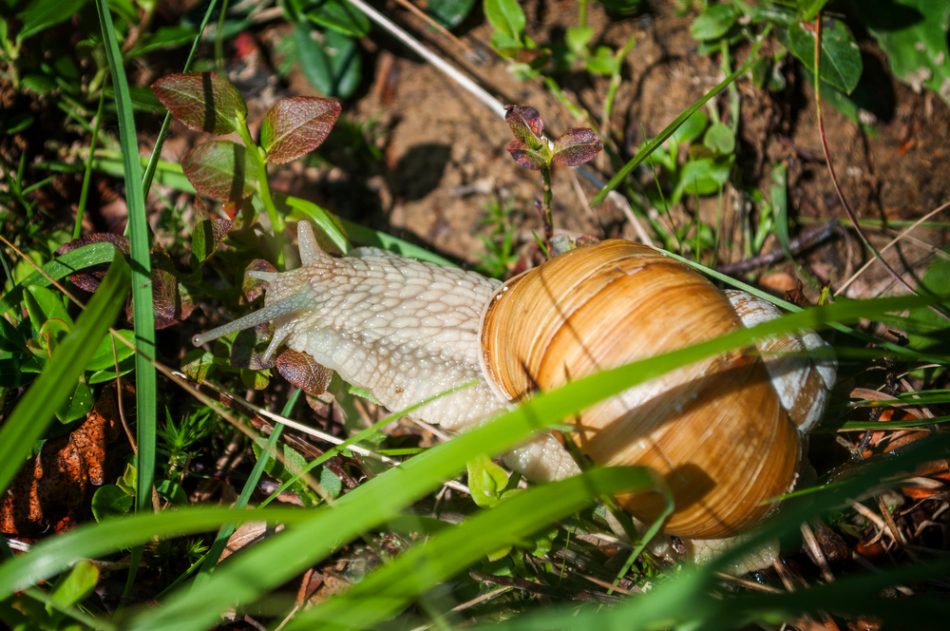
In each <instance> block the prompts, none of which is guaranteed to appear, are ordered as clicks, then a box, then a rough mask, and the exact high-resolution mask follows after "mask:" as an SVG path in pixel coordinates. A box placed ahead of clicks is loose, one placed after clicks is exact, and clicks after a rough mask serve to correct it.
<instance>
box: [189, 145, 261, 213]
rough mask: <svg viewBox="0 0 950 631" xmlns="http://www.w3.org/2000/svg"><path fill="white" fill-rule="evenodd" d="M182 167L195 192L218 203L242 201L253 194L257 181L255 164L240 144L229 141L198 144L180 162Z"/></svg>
mask: <svg viewBox="0 0 950 631" xmlns="http://www.w3.org/2000/svg"><path fill="white" fill-rule="evenodd" d="M252 150H253V151H256V150H257V149H256V148H254V149H252ZM181 168H182V170H183V171H184V172H185V176H186V177H187V178H188V181H189V182H191V185H192V186H194V187H195V190H197V191H198V192H199V193H201V194H202V195H207V196H208V197H211V198H214V199H217V200H221V201H235V202H236V201H241V200H242V199H244V198H245V197H247V196H248V195H250V194H251V193H253V192H254V188H255V185H256V182H257V174H256V171H257V167H256V165H255V164H254V161H253V160H252V159H251V157H250V156H249V155H248V153H247V151H246V150H245V148H244V147H243V146H242V145H239V144H237V143H234V142H231V141H230V140H212V141H210V142H206V143H202V144H200V145H198V146H197V147H195V148H194V149H192V150H191V151H189V152H188V153H187V154H186V155H185V157H184V158H183V159H182V161H181Z"/></svg>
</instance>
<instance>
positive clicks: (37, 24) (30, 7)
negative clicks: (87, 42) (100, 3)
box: [17, 0, 88, 41]
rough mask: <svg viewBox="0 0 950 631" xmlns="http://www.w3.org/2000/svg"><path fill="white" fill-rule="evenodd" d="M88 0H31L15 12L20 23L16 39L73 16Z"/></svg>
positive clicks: (26, 36)
mask: <svg viewBox="0 0 950 631" xmlns="http://www.w3.org/2000/svg"><path fill="white" fill-rule="evenodd" d="M86 2H88V0H61V1H58V2H50V1H49V0H31V1H30V2H29V3H28V4H27V5H26V7H25V8H24V9H23V10H22V11H21V12H20V13H19V14H17V19H18V20H19V21H20V24H21V25H22V26H21V27H20V32H19V33H17V40H19V41H22V40H24V39H26V38H28V37H32V36H33V35H36V34H37V33H39V32H41V31H45V30H46V29H48V28H49V27H51V26H55V25H56V24H59V23H60V22H63V21H65V20H68V19H69V18H71V17H73V15H75V14H76V13H78V12H79V10H80V9H82V8H83V6H85V4H86Z"/></svg>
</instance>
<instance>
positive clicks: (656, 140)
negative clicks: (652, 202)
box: [590, 28, 771, 206]
mask: <svg viewBox="0 0 950 631" xmlns="http://www.w3.org/2000/svg"><path fill="white" fill-rule="evenodd" d="M770 30H771V29H770V28H766V29H765V31H763V32H762V34H761V35H759V38H758V39H757V40H756V42H755V44H754V45H753V46H752V50H750V51H749V54H748V55H747V56H746V60H745V61H744V62H743V63H742V65H741V66H739V67H738V68H736V70H735V71H734V72H733V73H732V74H730V75H729V76H727V77H726V78H725V79H723V80H722V81H720V82H719V83H717V84H716V85H715V86H713V88H712V89H711V90H709V91H708V92H706V94H704V95H702V96H701V97H700V98H699V100H697V101H696V102H694V103H693V104H692V105H690V106H689V107H688V108H686V109H685V110H683V111H682V112H680V114H679V116H677V117H676V118H674V119H673V122H671V123H670V124H669V125H667V126H666V127H665V128H664V129H663V131H661V132H660V133H659V134H657V135H656V136H654V137H653V138H651V139H650V140H648V141H647V142H645V143H643V145H641V147H640V149H639V150H638V151H637V153H636V154H635V155H634V156H633V158H632V159H631V160H630V161H629V162H627V163H626V164H625V165H623V167H621V168H620V170H619V171H617V173H616V174H615V175H614V176H613V177H612V178H610V181H609V182H607V184H606V185H604V187H603V188H602V189H600V190H599V191H598V192H597V194H596V195H594V197H593V199H591V200H590V205H591V206H597V205H598V204H600V203H601V202H603V201H604V199H606V197H607V194H608V193H610V191H612V190H614V189H615V188H617V187H618V186H620V184H621V183H622V182H623V181H624V179H626V177H627V176H628V175H630V173H631V172H632V171H633V170H634V169H635V168H637V167H638V166H639V165H640V163H641V162H643V161H644V160H645V159H646V157H647V156H649V155H650V154H651V153H653V152H654V151H655V150H656V148H657V147H659V146H660V145H662V144H663V143H664V142H666V140H667V139H668V138H669V137H670V136H672V135H673V132H675V131H676V130H677V129H678V128H679V126H680V125H682V124H683V123H684V122H685V121H686V119H687V118H689V117H690V116H692V115H693V113H695V112H696V110H698V109H699V108H701V107H702V106H703V105H705V104H706V102H707V101H709V100H710V99H711V98H713V97H714V96H716V95H717V94H719V93H720V92H722V91H723V90H725V89H726V88H727V87H729V85H731V84H732V82H733V81H735V80H736V79H738V78H739V77H741V76H742V75H743V74H745V72H746V71H747V70H748V69H749V68H751V67H752V64H753V63H755V60H756V59H758V56H759V49H760V48H762V44H763V43H764V42H765V40H766V38H767V37H768V35H769V32H770Z"/></svg>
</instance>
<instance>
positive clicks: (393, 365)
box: [194, 223, 834, 538]
mask: <svg viewBox="0 0 950 631" xmlns="http://www.w3.org/2000/svg"><path fill="white" fill-rule="evenodd" d="M298 240H299V247H300V255H301V261H302V265H301V267H299V268H297V269H295V270H291V271H288V272H283V273H266V272H249V274H250V275H253V276H254V277H256V278H259V279H262V280H264V281H266V282H267V284H268V290H267V298H266V306H265V307H264V308H263V309H261V310H259V311H256V312H254V313H251V314H249V315H248V316H245V317H243V318H240V319H238V320H235V321H233V322H231V323H229V324H226V325H224V326H222V327H219V328H217V329H214V330H212V331H209V332H207V333H204V334H202V335H199V336H196V337H195V339H194V342H195V344H202V343H205V342H207V341H210V340H213V339H215V338H216V337H219V336H221V335H226V334H228V333H231V332H234V331H238V330H242V329H245V328H249V327H252V326H256V325H257V324H260V323H263V322H273V323H274V335H273V337H272V339H271V342H270V345H269V346H268V348H267V350H266V351H265V359H269V358H270V357H272V356H273V354H274V353H275V352H276V350H277V349H278V347H280V346H281V345H282V344H286V345H287V346H288V347H290V348H291V349H293V350H296V351H300V352H304V353H307V354H308V355H310V356H311V357H312V358H313V359H314V360H315V361H316V362H317V363H319V364H321V365H324V366H326V367H327V368H330V369H331V370H335V371H337V372H338V373H339V375H340V377H341V378H342V379H344V380H345V381H347V382H350V383H352V384H354V385H357V386H360V387H363V388H366V389H368V390H369V391H370V392H372V393H373V395H374V396H375V397H376V398H377V399H378V400H379V401H380V402H381V403H382V404H383V405H385V406H386V407H388V408H390V409H401V408H404V407H407V406H408V405H410V404H413V403H417V402H419V401H421V400H424V399H426V398H429V397H432V396H435V395H437V394H438V393H441V392H444V391H446V390H448V389H450V388H452V387H453V386H458V385H461V384H464V383H467V382H470V381H472V380H475V382H476V384H475V386H474V387H470V388H465V389H462V390H459V391H457V392H454V393H452V394H449V395H447V396H444V397H441V398H438V399H436V400H435V401H433V402H430V403H428V404H426V405H425V406H423V407H421V408H419V409H418V410H417V411H416V412H414V414H413V415H414V416H415V417H416V418H420V419H421V420H425V421H427V422H430V423H434V424H439V425H441V426H443V427H445V428H447V429H450V430H464V429H465V428H466V427H469V426H471V425H472V424H475V423H478V422H480V421H482V420H485V419H486V418H488V417H490V416H491V415H492V414H493V413H496V412H498V411H501V410H503V409H504V408H505V407H506V406H507V405H509V402H510V401H515V400H518V399H521V398H523V397H525V396H528V395H530V393H531V392H533V391H534V390H536V389H542V390H545V389H550V388H554V387H557V386H558V385H561V384H563V383H565V382H566V381H568V380H570V379H576V378H578V377H582V376H584V375H587V374H590V373H593V372H596V371H597V370H601V369H604V368H610V367H614V366H618V365H621V364H624V363H628V362H631V361H635V360H638V359H643V358H647V357H650V356H652V355H655V354H658V353H662V352H666V351H669V350H673V349H675V348H679V347H683V346H688V345H690V344H693V343H696V342H700V341H703V340H706V339H710V338H713V337H717V336H719V335H722V334H724V333H728V332H729V331H732V330H735V329H737V328H740V327H742V326H743V319H745V320H747V321H748V322H750V323H754V322H756V321H761V320H763V319H769V318H771V317H776V316H777V315H778V313H777V311H775V310H774V308H772V307H771V306H770V305H767V304H766V303H762V301H758V300H756V299H753V298H752V297H751V296H748V294H743V293H742V292H737V293H734V294H731V295H729V296H727V295H726V294H725V293H723V292H721V291H719V290H718V289H716V288H715V287H714V286H713V285H712V284H711V283H710V282H709V281H707V280H706V279H705V278H704V277H703V276H701V275H700V274H698V273H696V272H694V271H693V270H691V269H689V268H688V267H686V266H684V265H682V264H680V263H677V262H675V261H673V260H672V259H669V258H668V257H665V256H663V255H662V254H660V253H658V252H656V251H655V250H653V249H652V248H648V247H646V246H642V245H638V244H634V243H630V242H626V241H605V242H603V243H600V244H597V245H594V246H589V247H585V248H579V249H576V250H573V251H571V252H568V253H567V254H564V255H561V256H559V257H557V258H555V259H552V260H551V261H548V262H547V263H545V264H544V265H542V266H540V267H538V268H535V269H533V270H529V271H528V272H526V273H525V274H523V275H521V276H518V277H516V278H515V279H512V280H511V281H509V282H507V283H505V284H502V283H499V282H498V281H494V280H491V279H487V278H484V277H482V276H480V275H478V274H476V273H473V272H467V271H462V270H458V269H450V268H444V267H440V266H437V265H433V264H429V263H423V262H419V261H414V260H410V259H405V258H402V257H399V256H396V255H393V254H390V253H388V252H385V251H382V250H376V249H373V248H360V249H357V250H355V251H354V253H353V254H354V255H353V256H347V257H342V258H335V257H331V256H329V255H328V254H326V253H324V252H322V251H321V250H320V248H319V247H318V246H317V244H316V240H315V239H314V236H313V232H312V228H311V227H310V225H309V224H307V223H301V224H299V229H298ZM760 303H761V304H760ZM740 314H742V315H741V316H740ZM769 345H771V346H769ZM823 345H824V342H822V341H821V339H820V338H819V337H818V336H817V335H816V334H814V333H804V334H801V335H796V336H785V337H782V338H778V340H775V341H768V342H767V343H765V344H762V345H760V350H762V351H763V352H770V351H773V350H782V351H789V350H791V351H796V352H799V353H800V352H806V351H809V350H814V349H816V348H818V347H820V346H823ZM774 360H775V361H771V360H770V361H768V362H763V361H762V360H761V359H760V358H759V356H758V355H757V354H754V353H751V354H750V353H748V352H741V351H737V352H734V353H729V354H726V355H724V356H720V357H714V358H711V359H708V360H705V361H702V362H698V363H696V364H692V365H690V366H686V367H683V368H680V369H677V370H675V371H673V372H671V373H668V374H666V375H664V376H662V377H659V378H657V379H653V380H651V381H649V382H647V383H644V384H641V385H639V386H636V387H634V388H631V389H629V390H627V391H625V392H623V393H621V394H620V395H618V396H616V397H613V398H611V399H608V400H607V401H605V402H602V403H600V404H598V405H596V406H594V407H592V408H590V409H588V410H586V411H585V412H584V413H582V414H581V415H580V416H579V417H578V418H576V419H573V420H572V423H573V424H574V425H575V426H576V432H574V436H575V437H576V439H577V443H578V446H579V447H580V449H581V451H582V452H583V453H585V454H586V455H587V456H588V457H590V458H591V460H593V461H594V462H595V463H597V464H601V465H619V464H640V465H645V466H649V467H652V468H654V469H655V470H656V471H658V472H659V473H660V474H661V475H662V476H663V477H664V478H665V480H666V482H667V484H668V485H669V487H670V488H671V490H672V492H673V496H674V501H675V503H676V510H675V512H674V514H673V515H672V516H671V517H670V519H669V520H668V521H667V523H666V524H665V527H664V529H665V530H666V531H667V532H668V533H670V534H676V535H681V536H685V537H690V538H721V537H727V536H732V535H735V534H737V533H739V532H741V531H742V530H743V529H745V528H746V527H748V526H749V525H750V524H753V523H755V522H756V521H758V520H760V519H761V518H762V517H763V516H764V515H765V513H767V512H768V511H769V509H770V507H769V505H768V504H766V503H764V500H766V499H768V498H770V497H774V496H777V495H781V494H782V493H785V492H787V491H788V490H790V489H791V487H792V485H793V483H794V480H795V477H796V472H797V469H798V464H799V460H800V457H801V446H800V434H802V433H804V432H805V431H807V429H808V428H809V427H810V426H811V425H812V424H813V423H814V422H815V421H816V420H817V419H818V417H819V416H820V415H821V412H822V411H823V408H824V404H825V399H826V397H827V392H828V390H829V389H830V387H831V385H832V383H833V381H834V366H833V363H828V364H826V365H819V364H817V363H815V362H813V361H812V360H811V359H809V358H807V357H801V356H796V357H776V358H774ZM770 373H771V376H770ZM506 460H507V462H508V464H509V465H510V466H512V467H513V468H515V469H517V470H519V471H521V472H522V473H524V474H525V475H526V477H528V478H529V479H533V480H552V479H560V478H563V477H566V476H568V475H571V474H572V473H574V472H576V471H577V466H576V464H575V463H574V461H573V459H572V458H571V457H570V456H569V455H568V453H567V451H566V450H565V449H564V448H563V447H562V446H561V445H560V443H558V442H557V440H556V439H554V438H553V437H552V436H551V435H549V434H545V435H542V436H540V437H538V438H537V439H535V440H534V441H532V442H531V443H529V444H527V445H525V446H522V447H520V448H518V449H516V450H514V451H513V452H511V453H510V454H509V455H508V456H507V458H506ZM619 500H620V502H621V504H622V505H623V506H624V507H625V508H627V509H628V510H630V512H631V513H633V514H634V515H635V516H637V517H638V518H640V519H645V520H650V519H652V518H653V517H655V516H656V515H657V514H658V511H659V510H660V509H661V505H660V503H659V500H658V498H657V497H656V496H654V495H651V494H638V495H631V496H628V497H622V498H619Z"/></svg>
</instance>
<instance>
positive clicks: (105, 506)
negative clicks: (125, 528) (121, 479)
mask: <svg viewBox="0 0 950 631" xmlns="http://www.w3.org/2000/svg"><path fill="white" fill-rule="evenodd" d="M91 508H92V516H93V517H95V518H96V521H98V522H101V521H102V520H104V519H107V518H109V517H120V516H122V515H127V514H128V513H129V511H131V510H132V496H131V495H129V494H128V493H126V492H125V491H123V490H122V489H120V488H119V487H117V486H116V485H114V484H106V485H104V486H100V487H99V488H98V489H96V492H95V493H94V494H93V496H92V503H91Z"/></svg>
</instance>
